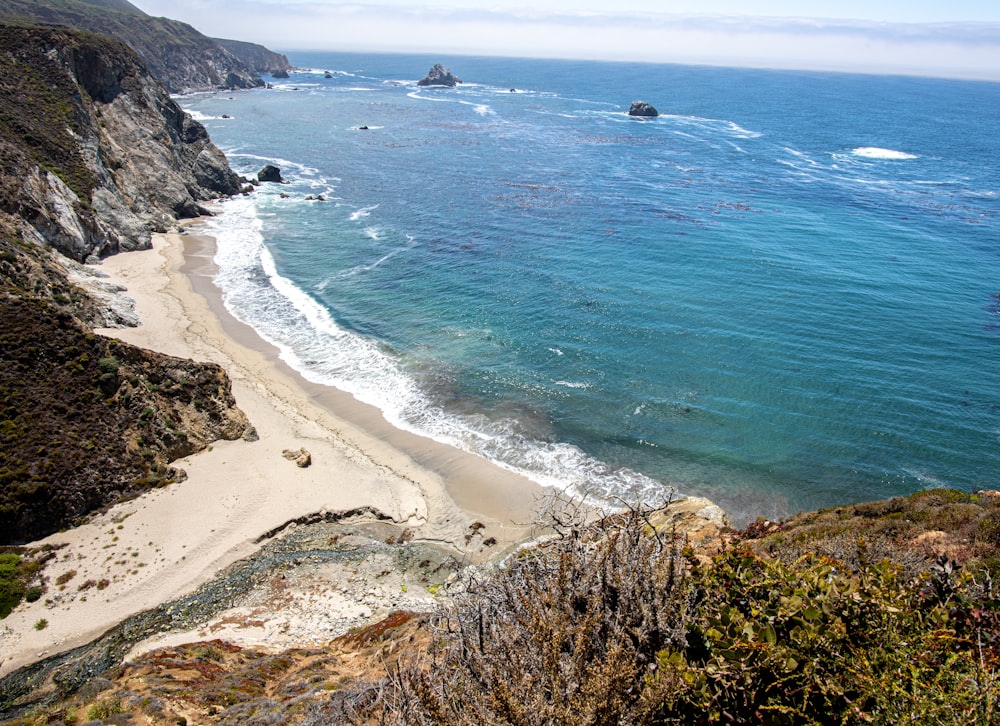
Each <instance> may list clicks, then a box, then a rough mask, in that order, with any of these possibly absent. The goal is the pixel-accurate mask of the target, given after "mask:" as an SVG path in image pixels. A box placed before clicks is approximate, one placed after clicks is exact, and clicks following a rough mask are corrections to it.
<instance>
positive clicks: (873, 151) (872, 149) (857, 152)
mask: <svg viewBox="0 0 1000 726" xmlns="http://www.w3.org/2000/svg"><path fill="white" fill-rule="evenodd" d="M851 153H852V154H853V155H854V156H860V157H861V158H863V159H890V160H896V159H919V158H920V157H919V156H917V155H916V154H908V153H906V152H905V151H895V150H893V149H882V148H879V147H878V146H859V147H857V148H856V149H852V150H851Z"/></svg>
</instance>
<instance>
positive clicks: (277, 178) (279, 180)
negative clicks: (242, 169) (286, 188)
mask: <svg viewBox="0 0 1000 726" xmlns="http://www.w3.org/2000/svg"><path fill="white" fill-rule="evenodd" d="M257 181H259V182H271V183H273V184H284V182H285V179H284V178H283V177H282V176H281V169H279V168H278V167H276V166H275V165H274V164H268V165H266V166H265V167H264V168H263V169H261V170H260V171H258V172H257Z"/></svg>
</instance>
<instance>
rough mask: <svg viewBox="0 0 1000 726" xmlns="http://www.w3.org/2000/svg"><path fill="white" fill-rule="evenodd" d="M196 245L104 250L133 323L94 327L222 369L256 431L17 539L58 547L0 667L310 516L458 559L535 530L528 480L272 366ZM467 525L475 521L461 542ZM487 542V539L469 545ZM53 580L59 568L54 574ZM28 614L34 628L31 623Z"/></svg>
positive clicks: (0, 656) (169, 242)
mask: <svg viewBox="0 0 1000 726" xmlns="http://www.w3.org/2000/svg"><path fill="white" fill-rule="evenodd" d="M212 250H213V245H212V240H211V239H209V238H204V237H198V236H194V235H183V234H169V235H161V236H157V237H155V238H154V247H153V249H152V250H149V251H142V252H130V253H127V254H121V255H118V256H116V257H112V258H110V259H108V260H106V261H105V262H104V265H103V269H104V271H105V272H107V273H108V274H109V275H111V277H112V280H113V281H117V282H120V283H121V284H122V285H124V286H125V287H126V288H127V289H128V292H127V294H128V295H129V296H131V297H133V298H134V299H135V300H136V310H137V312H138V314H139V317H140V319H141V320H142V325H141V326H140V327H138V328H130V329H124V330H108V331H101V332H102V333H104V334H106V335H110V336H114V337H117V338H120V339H122V340H124V341H126V342H129V343H134V344H136V345H140V346H143V347H146V348H150V349H153V350H157V351H161V352H163V353H168V354H171V355H176V356H182V357H185V358H194V359H196V360H205V361H214V362H216V363H218V364H220V365H222V366H223V367H224V368H225V369H226V370H227V372H228V373H229V375H230V377H231V378H232V381H233V392H234V394H235V396H236V401H237V403H238V405H239V406H240V407H241V408H242V409H243V411H244V412H246V414H247V416H248V417H249V419H250V421H251V423H252V424H253V425H254V426H255V427H256V429H257V432H258V434H259V436H260V439H259V441H256V442H252V443H251V442H246V441H232V442H217V443H216V444H215V445H214V446H213V447H212V448H211V449H210V450H209V451H206V452H203V453H201V454H197V455H195V456H191V457H188V458H185V459H182V460H179V461H177V462H175V466H179V467H182V468H183V469H185V470H186V471H187V473H188V479H187V480H186V481H183V482H180V483H176V484H172V485H170V486H169V487H167V488H164V489H160V490H155V491H151V492H149V493H147V494H145V495H144V496H142V497H140V498H138V499H136V500H133V501H130V502H126V503H123V504H120V505H118V506H116V507H114V508H113V509H111V510H110V511H109V512H107V513H106V514H103V515H100V516H97V517H95V518H94V519H93V520H92V521H91V522H89V523H87V524H84V525H82V526H80V527H77V528H75V529H73V530H70V531H67V532H62V533H59V534H55V535H52V536H51V537H48V538H46V539H45V540H42V541H41V542H38V543H33V544H59V545H64V546H63V547H62V549H60V550H59V553H58V556H57V558H56V559H55V560H54V561H53V562H51V563H50V564H49V565H48V567H47V569H46V578H47V582H48V590H47V592H46V593H45V595H43V597H42V599H41V600H39V601H38V602H35V603H22V605H21V606H19V607H18V608H17V609H16V610H15V611H14V612H13V613H12V614H11V615H10V616H8V617H7V618H6V619H5V620H3V621H0V675H4V674H6V673H8V672H10V671H12V670H14V669H16V668H18V667H20V666H23V665H25V664H27V663H30V662H33V661H34V660H36V659H38V658H40V657H43V656H45V655H50V654H53V653H56V652H59V651H62V650H66V649H68V648H70V647H74V646H76V645H80V644H83V643H86V642H88V641H89V640H92V639H93V638H94V637H96V636H98V635H99V634H101V633H102V632H103V631H105V630H106V629H108V628H109V627H111V626H113V625H114V624H116V623H117V622H119V621H120V620H122V619H124V618H126V617H128V616H129V615H132V614H135V613H138V612H141V611H142V610H145V609H148V608H150V607H154V606H156V605H158V604H160V603H162V602H165V601H168V600H171V599H173V598H176V597H178V596H180V595H183V594H185V593H187V592H191V591H192V590H194V589H195V588H196V587H197V586H198V585H199V584H201V583H203V582H205V581H206V580H208V579H210V577H211V576H212V575H213V574H214V573H216V572H218V571H219V570H220V569H222V568H223V567H225V566H227V565H228V564H230V563H232V562H234V561H235V560H237V559H239V558H241V557H244V556H246V555H247V554H250V553H251V552H253V551H254V550H255V549H256V547H257V545H255V544H254V540H255V539H256V538H257V537H259V536H260V535H262V534H263V533H265V532H267V531H270V530H272V529H274V528H276V527H279V526H281V525H282V524H284V523H285V522H288V521H289V520H292V519H294V518H297V517H300V516H303V515H307V514H310V513H315V512H321V511H330V512H333V511H348V510H352V509H355V508H358V507H372V508H374V509H376V510H378V511H379V512H381V513H383V514H384V515H387V516H389V517H390V518H391V519H392V520H393V521H395V522H397V523H399V524H401V525H405V526H407V527H410V528H413V529H414V531H415V534H416V537H417V538H418V539H425V540H428V541H435V542H442V543H446V544H449V545H451V546H454V547H455V548H456V550H457V551H464V556H467V557H469V558H470V559H473V560H475V559H480V560H482V559H487V558H489V557H492V556H496V555H497V554H499V553H500V552H503V551H505V549H509V547H510V546H511V545H512V544H514V543H517V542H519V541H523V540H525V539H528V538H529V537H530V536H532V534H533V533H534V532H535V528H534V526H533V523H534V521H535V520H536V518H537V514H536V513H537V511H538V510H539V509H540V508H542V507H543V506H544V500H545V498H546V495H545V494H544V492H543V490H542V489H541V488H540V487H538V486H536V485H535V484H533V483H531V482H529V481H528V480H527V479H524V478H522V477H519V476H516V475H514V474H511V473H510V472H508V471H505V470H503V469H501V468H499V467H496V466H493V465H492V464H490V463H489V462H487V461H486V460H484V459H481V458H479V457H476V456H472V455H469V454H465V453H463V452H459V451H457V450H455V449H452V448H450V447H447V446H444V445H441V444H437V443H435V442H433V441H430V440H428V439H424V438H422V437H419V436H415V435H412V434H407V433H405V432H402V431H399V430H397V429H394V428H393V427H391V426H389V425H388V424H387V423H386V422H385V420H384V419H383V418H382V417H381V415H380V414H379V413H378V412H377V411H375V410H374V409H371V408H370V407H367V406H365V405H363V404H360V403H358V402H357V401H356V400H354V399H353V398H352V397H350V396H348V395H347V394H344V393H342V392H339V391H335V390H333V389H329V388H324V387H320V386H313V385H310V384H308V383H306V382H305V381H303V379H301V378H300V377H299V376H298V375H297V374H295V373H294V372H293V371H291V370H290V369H289V368H287V367H286V366H284V365H283V364H282V363H281V362H280V361H279V360H278V359H277V356H276V351H274V350H273V349H270V348H269V346H267V345H266V344H265V343H264V342H263V341H261V340H260V339H259V338H257V337H256V335H254V334H253V332H252V331H251V330H250V329H249V328H246V326H243V325H241V324H240V323H238V322H237V321H235V320H233V319H232V318H231V317H230V316H228V314H226V313H225V311H224V309H223V308H222V306H221V301H220V300H219V299H218V294H217V293H216V292H215V291H214V288H213V287H212V286H211V284H210V276H211V274H212V266H211V254H212ZM185 254H187V256H188V259H187V268H185ZM182 270H186V271H183V272H182ZM300 447H304V448H306V449H307V450H309V451H310V452H311V454H312V460H313V464H312V466H310V467H309V468H306V469H300V468H298V467H296V465H295V464H294V463H293V462H291V461H289V460H287V459H285V458H284V457H283V456H282V451H283V450H285V449H298V448H300ZM474 522H481V523H482V524H483V525H484V526H485V528H484V529H482V530H481V533H480V534H479V535H477V537H475V538H473V539H472V541H471V543H470V542H467V541H466V535H467V534H468V533H469V531H470V530H469V525H470V524H472V523H474ZM490 537H492V538H495V539H496V540H497V543H498V544H497V545H496V546H494V547H490V548H487V547H484V546H483V541H484V540H486V539H487V538H490ZM70 573H75V574H72V575H71V574H70ZM60 576H62V577H63V578H68V579H66V580H65V582H64V583H63V584H62V585H59V584H57V580H58V579H59V578H60ZM88 583H89V585H88ZM347 600H348V599H345V602H346V601H347ZM324 607H329V603H326V604H324ZM42 618H44V619H45V620H47V626H46V627H45V628H44V629H41V630H38V629H36V628H35V624H36V623H37V622H38V621H39V620H40V619H42Z"/></svg>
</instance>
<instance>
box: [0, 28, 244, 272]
mask: <svg viewBox="0 0 1000 726" xmlns="http://www.w3.org/2000/svg"><path fill="white" fill-rule="evenodd" d="M0 48H2V50H0V189H2V191H3V195H2V197H0V210H2V211H3V212H6V213H7V214H10V215H14V216H16V217H18V218H19V219H20V220H22V221H24V222H26V223H27V224H28V227H29V231H28V234H30V235H31V236H32V237H33V238H34V240H35V241H37V242H43V243H47V244H50V245H52V246H53V247H55V248H57V249H58V250H60V251H61V252H63V253H64V254H66V255H67V256H69V257H72V258H74V259H76V260H79V261H83V260H86V259H87V258H88V257H91V256H97V257H101V256H105V255H109V254H114V253H116V252H118V251H120V250H131V249H137V248H142V247H146V246H148V245H149V238H150V232H151V231H155V230H164V229H166V228H168V227H169V226H170V225H171V223H172V222H173V221H174V219H175V218H177V217H193V216H197V215H199V214H201V213H203V211H204V210H203V207H202V206H201V204H200V203H201V202H204V201H207V200H210V199H214V198H217V197H220V196H226V195H231V194H235V193H237V192H239V189H240V187H239V180H238V178H237V176H236V175H235V174H234V173H233V172H232V170H231V169H230V168H229V165H228V163H227V162H226V159H225V157H224V156H223V154H222V153H221V152H220V151H219V150H218V149H217V148H216V147H215V146H214V145H213V144H212V142H211V140H210V139H209V137H208V134H207V132H206V131H205V129H204V127H202V126H201V124H199V123H197V122H196V121H194V120H192V119H191V118H190V116H188V115H187V114H185V113H184V111H183V110H182V109H181V108H180V107H179V106H178V105H177V104H176V103H175V102H174V101H172V100H171V99H170V97H169V95H168V94H167V92H166V91H165V90H164V88H163V87H162V86H161V85H160V84H159V83H158V82H157V81H156V80H154V79H153V78H151V77H150V76H149V74H148V73H147V72H146V70H145V69H144V67H143V65H142V62H141V61H140V59H139V58H138V57H137V56H136V54H135V53H134V52H133V51H131V50H130V49H129V48H128V47H126V46H125V45H123V44H121V43H118V42H117V41H114V40H111V39H109V38H106V37H102V36H97V35H92V34H88V33H80V32H70V31H66V30H59V29H46V28H23V27H16V26H0Z"/></svg>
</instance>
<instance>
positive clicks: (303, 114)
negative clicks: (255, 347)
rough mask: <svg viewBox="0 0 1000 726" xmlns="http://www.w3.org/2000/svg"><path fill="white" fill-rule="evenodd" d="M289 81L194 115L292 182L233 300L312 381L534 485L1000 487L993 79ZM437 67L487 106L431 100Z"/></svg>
mask: <svg viewBox="0 0 1000 726" xmlns="http://www.w3.org/2000/svg"><path fill="white" fill-rule="evenodd" d="M290 59H291V61H292V63H294V64H295V65H296V66H297V67H299V68H302V69H304V70H302V71H300V72H296V73H293V74H292V75H291V77H290V78H289V79H287V80H277V79H267V80H269V81H270V82H271V83H272V84H273V87H272V88H271V89H269V90H255V91H250V92H235V93H234V92H220V93H213V94H198V95H192V96H186V97H183V98H181V99H179V100H180V102H181V105H182V106H183V107H184V108H185V109H186V110H188V111H189V112H190V113H191V114H192V115H193V116H194V117H195V118H196V119H198V120H200V121H201V122H202V123H204V124H205V126H206V127H207V128H208V130H209V132H210V134H211V136H212V139H213V140H214V141H215V143H216V144H217V145H218V146H219V147H220V148H221V149H222V150H223V151H224V152H225V153H226V154H227V156H228V158H229V160H230V163H231V164H232V166H233V167H234V169H236V170H237V171H238V172H240V173H242V174H245V175H247V176H248V177H250V176H254V175H255V174H256V173H257V171H258V170H259V169H261V167H262V166H264V165H265V164H274V165H276V166H278V167H280V169H281V173H282V175H283V176H284V178H285V179H286V181H287V183H286V184H280V185H279V184H263V185H261V186H260V188H259V190H258V191H257V192H255V193H254V194H253V195H251V196H247V197H239V198H236V199H233V200H230V201H227V202H224V203H222V204H221V205H220V206H219V208H218V211H219V214H218V215H217V216H216V217H214V218H212V219H211V220H210V221H208V223H207V225H206V232H207V233H210V234H213V235H214V236H215V237H216V238H217V240H218V253H217V257H216V262H217V265H218V268H219V272H218V276H217V279H216V284H217V285H218V286H219V288H220V289H221V291H222V294H223V298H224V301H225V304H226V306H227V308H228V309H229V310H230V311H231V312H232V313H234V314H235V315H236V317H238V318H239V319H241V320H243V321H244V322H246V323H248V324H250V325H251V326H252V327H253V328H255V329H256V330H257V331H258V332H259V333H260V335H261V336H262V337H263V338H264V339H266V340H268V341H270V342H271V343H273V344H274V345H275V346H277V347H278V348H279V349H280V351H281V356H282V358H283V359H284V360H285V361H286V362H287V363H289V364H290V365H291V366H292V367H293V368H295V369H296V370H298V371H299V372H300V373H301V374H302V375H303V376H304V377H305V378H307V379H309V380H310V381H313V382H317V383H322V384H328V385H331V386H336V387H337V388H340V389H343V390H345V391H348V392H350V393H352V394H353V395H354V396H355V397H357V398H358V399H360V400H363V401H365V402H367V403H371V404H374V405H375V406H377V407H379V408H380V409H381V410H382V411H383V412H384V414H385V416H386V418H387V419H388V420H389V421H390V422H392V423H393V424H395V425H397V426H400V427H403V428H406V429H409V430H412V431H416V432H419V433H422V434H425V435H427V436H430V437H433V438H434V439H437V440H440V441H444V442H447V443H450V444H453V445H455V446H458V447H460V448H462V449H466V450H469V451H473V452H476V453H479V454H481V455H482V456H484V457H487V458H489V459H491V460H494V461H496V462H498V463H500V464H501V465H503V466H505V467H508V468H510V469H514V470H517V471H520V472H523V473H525V474H527V475H528V476H529V477H531V478H533V479H535V480H536V481H539V482H541V483H542V484H545V485H548V486H556V487H561V488H565V489H568V490H569V491H572V492H575V493H578V494H582V493H587V494H588V495H589V496H592V497H595V498H603V499H610V500H612V501H622V500H624V501H636V500H644V501H649V502H652V503H655V502H657V501H659V500H661V499H662V498H663V497H665V496H666V495H667V493H668V492H670V491H672V490H676V491H678V492H680V493H682V494H697V495H702V496H707V497H709V498H711V499H713V500H714V501H716V502H717V503H719V504H720V505H721V506H723V507H724V508H725V509H726V510H727V511H728V512H729V514H730V516H731V517H732V518H733V519H734V520H735V521H736V522H737V523H744V522H747V521H750V520H752V519H753V518H755V517H757V516H765V517H769V518H776V517H780V516H783V515H787V514H791V513H794V512H797V511H800V510H806V509H814V508H819V507H825V506H832V505H836V504H844V503H849V502H855V501H860V500H870V499H876V498H883V497H889V496H895V495H900V494H906V493H909V492H913V491H916V490H920V489H926V488H933V487H942V486H948V487H955V488H959V489H963V490H968V491H971V490H974V489H978V488H997V487H1000V365H998V363H1000V267H998V263H1000V134H998V133H997V130H998V129H1000V84H997V83H985V82H966V81H956V80H941V79H930V78H908V77H890V76H867V75H847V74H834V73H816V72H792V71H768V70H749V69H734V68H712V67H698V66H682V65H654V64H635V63H607V62H581V61H562V60H529V59H503V58H482V57H428V56H407V55H362V54H340V53H292V54H290ZM437 62H440V63H442V64H444V65H445V66H447V67H449V68H450V69H451V71H452V72H453V73H455V75H457V76H458V77H459V78H461V79H463V81H464V83H463V84H462V85H461V86H458V87H457V88H419V87H418V86H417V85H416V82H417V80H419V79H420V78H421V77H422V76H423V75H424V74H425V73H427V71H428V70H429V69H430V66H431V65H432V64H434V63H437ZM639 99H641V100H645V101H647V102H649V103H651V104H653V105H654V106H655V107H656V108H657V109H658V110H659V112H660V115H659V116H658V117H657V118H651V119H637V118H630V117H629V116H628V115H627V111H628V108H629V105H630V104H631V102H632V101H634V100H639ZM319 198H321V199H319Z"/></svg>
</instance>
